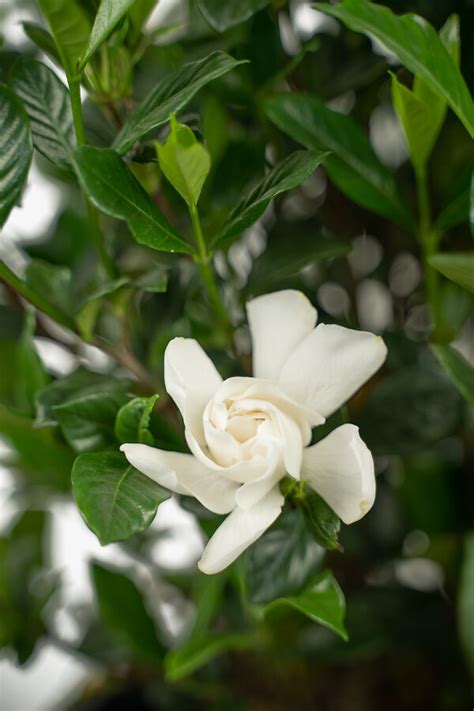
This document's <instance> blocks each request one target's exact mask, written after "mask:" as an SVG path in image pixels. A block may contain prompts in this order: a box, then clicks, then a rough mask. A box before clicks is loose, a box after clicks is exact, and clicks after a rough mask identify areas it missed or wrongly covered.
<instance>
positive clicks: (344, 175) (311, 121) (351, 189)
mask: <svg viewBox="0 0 474 711" xmlns="http://www.w3.org/2000/svg"><path fill="white" fill-rule="evenodd" d="M265 110H266V113H267V115H268V116H269V118H270V119H271V120H272V121H273V122H274V123H275V124H276V125H277V126H278V127H279V128H280V129H281V130H282V131H284V132H285V133H287V134H288V135H289V136H291V138H293V139H294V140H295V141H298V142H299V143H301V144H303V145H304V146H306V148H309V149H310V150H315V151H320V150H327V151H330V155H328V156H327V158H325V161H324V166H325V169H326V170H327V172H328V174H329V176H330V177H331V179H332V180H333V181H334V182H335V184H336V185H337V186H338V188H340V190H342V191H343V192H345V193H346V194H347V195H348V196H349V197H350V198H351V199H352V200H354V201H355V202H357V203H359V204H360V205H362V206H363V207H366V208H368V209H369V210H372V211H373V212H376V213H378V214H380V215H384V216H385V217H389V218H392V219H394V220H397V221H399V222H401V223H403V224H409V223H410V220H411V217H410V214H409V212H408V209H407V208H406V206H405V205H404V203H403V200H402V199H401V197H400V193H399V191H398V188H397V185H396V183H395V179H394V177H393V175H392V174H391V172H390V171H389V170H388V168H386V167H385V166H384V165H382V163H381V162H380V161H379V159H378V158H377V156H376V155H375V153H374V151H373V149H372V148H371V146H370V144H369V142H368V140H367V139H366V138H365V136H364V135H363V133H362V131H361V130H360V128H359V127H358V126H357V124H356V123H355V122H354V120H353V119H352V118H351V117H350V116H345V115H343V114H340V113H338V112H337V111H333V110H332V109H329V108H327V106H325V105H324V104H323V102H322V101H320V100H319V99H318V98H316V97H315V96H304V95H298V94H283V95H281V96H275V97H272V98H270V99H268V100H267V101H266V102H265Z"/></svg>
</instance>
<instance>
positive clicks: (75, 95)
mask: <svg viewBox="0 0 474 711" xmlns="http://www.w3.org/2000/svg"><path fill="white" fill-rule="evenodd" d="M69 92H70V95H71V108H72V116H73V119H74V129H75V131H76V138H77V143H78V145H79V146H81V145H82V144H83V143H85V130H84V118H83V115H82V104H81V81H80V78H73V79H70V80H69ZM83 194H84V192H83ZM84 200H85V201H86V207H87V218H88V222H89V229H90V233H91V236H92V238H93V240H94V242H95V246H96V249H97V252H98V254H99V257H100V261H101V263H102V266H103V267H104V269H105V272H106V274H107V276H109V277H114V276H115V268H114V264H113V262H112V260H111V258H110V256H109V254H108V252H107V250H106V248H105V245H104V241H103V239H102V235H101V232H100V229H99V215H98V213H97V210H96V209H95V207H94V205H93V204H92V203H91V202H90V201H89V199H88V198H87V196H86V195H85V194H84Z"/></svg>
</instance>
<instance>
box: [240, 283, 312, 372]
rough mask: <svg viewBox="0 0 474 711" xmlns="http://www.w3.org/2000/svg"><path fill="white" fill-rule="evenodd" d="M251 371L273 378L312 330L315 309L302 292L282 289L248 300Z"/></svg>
mask: <svg viewBox="0 0 474 711" xmlns="http://www.w3.org/2000/svg"><path fill="white" fill-rule="evenodd" d="M247 317H248V322H249V327H250V334H251V336H252V348H253V374H254V377H256V378H267V379H269V380H276V379H277V378H278V375H279V373H280V370H281V368H282V366H283V364H284V363H285V361H286V360H287V359H288V356H289V355H290V354H291V353H292V352H293V351H294V349H295V348H296V346H297V345H298V343H300V342H301V341H302V340H303V339H304V338H305V336H307V335H308V334H309V333H311V331H312V330H313V328H314V326H315V324H316V318H317V312H316V309H315V308H314V307H313V306H312V305H311V303H310V302H309V301H308V299H307V298H306V296H305V295H304V294H303V293H302V292H301V291H294V290H292V289H285V290H283V291H276V292H274V293H273V294H265V295H264V296H258V297H257V298H256V299H253V300H252V301H249V302H248V303H247Z"/></svg>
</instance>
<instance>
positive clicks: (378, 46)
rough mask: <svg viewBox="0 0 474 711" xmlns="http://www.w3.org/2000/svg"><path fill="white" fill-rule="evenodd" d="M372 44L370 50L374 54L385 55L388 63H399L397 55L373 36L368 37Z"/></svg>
mask: <svg viewBox="0 0 474 711" xmlns="http://www.w3.org/2000/svg"><path fill="white" fill-rule="evenodd" d="M370 42H371V44H372V50H373V52H374V54H378V55H379V56H380V57H385V59H386V60H387V62H388V63H389V64H400V60H399V59H398V57H397V56H396V55H395V54H394V53H393V52H391V51H390V50H389V49H388V48H387V47H386V46H385V45H384V44H382V42H380V41H379V40H378V39H376V38H375V37H371V38H370Z"/></svg>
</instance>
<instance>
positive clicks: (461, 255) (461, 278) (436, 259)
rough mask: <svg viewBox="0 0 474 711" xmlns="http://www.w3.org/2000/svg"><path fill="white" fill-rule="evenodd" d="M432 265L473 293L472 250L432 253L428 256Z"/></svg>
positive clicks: (473, 265) (473, 267) (473, 264)
mask: <svg viewBox="0 0 474 711" xmlns="http://www.w3.org/2000/svg"><path fill="white" fill-rule="evenodd" d="M428 262H429V263H430V264H431V266H432V267H434V268H435V269H437V270H438V271H439V272H441V274H443V275H444V276H445V277H446V278H447V279H451V281H454V282H455V283H456V284H459V286H462V287H464V289H467V290H468V291H470V292H472V293H474V254H473V253H472V252H450V253H449V254H442V253H441V252H440V253H438V254H433V255H432V256H431V257H429V258H428Z"/></svg>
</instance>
